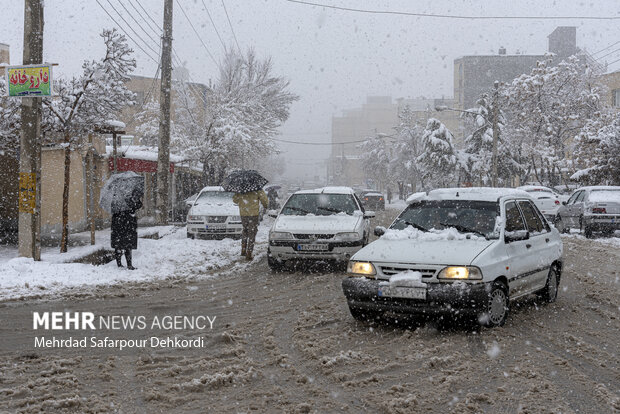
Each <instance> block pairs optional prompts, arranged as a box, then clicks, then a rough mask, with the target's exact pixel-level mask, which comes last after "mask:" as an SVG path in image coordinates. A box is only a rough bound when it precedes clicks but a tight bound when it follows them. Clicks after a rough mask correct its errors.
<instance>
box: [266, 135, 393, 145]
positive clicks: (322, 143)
mask: <svg viewBox="0 0 620 414" xmlns="http://www.w3.org/2000/svg"><path fill="white" fill-rule="evenodd" d="M380 138H391V137H389V136H387V135H386V136H385V137H380ZM269 139H271V140H272V141H277V142H285V143H287V144H298V145H345V144H359V143H361V142H368V141H370V140H371V139H373V138H367V139H360V140H357V141H345V142H299V141H288V140H285V139H277V138H269Z"/></svg>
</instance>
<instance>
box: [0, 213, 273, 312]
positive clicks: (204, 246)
mask: <svg viewBox="0 0 620 414" xmlns="http://www.w3.org/2000/svg"><path fill="white" fill-rule="evenodd" d="M268 229H269V225H267V224H266V223H262V224H261V226H259V233H258V235H257V243H258V246H257V248H256V251H255V254H258V255H260V253H261V247H260V244H261V243H264V242H266V240H267V233H268ZM158 230H159V233H160V237H161V238H160V239H158V240H155V239H143V238H140V239H139V241H138V249H137V250H134V251H133V265H134V266H135V267H136V268H137V269H136V270H127V269H126V268H124V267H123V268H118V267H117V266H116V263H115V262H114V261H113V262H110V263H107V264H105V265H101V266H93V265H91V264H81V263H68V262H71V261H74V260H76V259H78V258H80V257H84V256H86V255H88V254H90V253H93V252H95V251H97V250H100V249H102V248H107V249H109V245H110V236H109V230H108V231H107V232H105V231H104V232H102V234H99V232H98V234H97V237H98V238H97V245H95V246H90V245H88V246H81V247H72V248H70V249H69V252H68V253H65V254H60V253H57V251H53V252H52V251H49V250H48V251H46V252H44V253H43V254H42V255H41V259H42V260H41V261H39V262H35V261H34V260H32V259H28V258H24V257H16V258H11V259H9V258H7V257H6V256H5V257H4V259H5V260H2V261H0V300H1V299H15V298H21V297H30V296H40V295H52V294H57V293H60V292H62V291H63V290H67V289H72V288H78V287H92V286H100V285H112V284H116V283H121V282H140V281H150V280H162V279H166V278H172V277H182V278H185V277H187V278H190V277H198V278H200V277H206V276H211V275H212V274H213V272H214V271H217V270H218V269H221V268H223V267H226V266H230V265H232V264H233V263H235V262H236V261H237V260H239V258H240V256H239V251H240V242H239V241H238V240H232V239H224V240H192V239H188V238H187V236H186V229H185V227H176V228H175V227H172V226H169V227H163V228H162V227H160V228H158ZM140 233H141V235H144V233H145V232H144V231H141V232H140ZM147 233H148V232H147ZM162 235H163V237H162ZM56 249H57V248H55V250H56ZM243 263H244V265H245V262H243ZM124 264H125V258H124V257H123V265H124Z"/></svg>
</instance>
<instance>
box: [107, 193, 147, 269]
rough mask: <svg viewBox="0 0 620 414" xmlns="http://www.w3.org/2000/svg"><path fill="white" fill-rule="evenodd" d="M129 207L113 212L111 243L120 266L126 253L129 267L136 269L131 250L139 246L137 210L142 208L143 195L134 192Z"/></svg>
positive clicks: (127, 203) (128, 203)
mask: <svg viewBox="0 0 620 414" xmlns="http://www.w3.org/2000/svg"><path fill="white" fill-rule="evenodd" d="M126 205H127V208H126V209H125V210H123V211H119V212H116V213H113V214H112V226H111V227H112V237H111V238H110V244H111V246H112V248H113V249H114V258H115V259H116V264H117V265H118V267H123V264H122V263H121V258H122V257H123V252H124V253H125V260H127V269H129V270H135V267H133V264H132V262H131V250H132V249H137V248H138V218H137V217H136V211H138V210H140V209H141V208H142V198H141V196H140V195H139V194H138V193H136V192H134V194H133V195H132V196H131V197H130V198H129V200H127V202H126Z"/></svg>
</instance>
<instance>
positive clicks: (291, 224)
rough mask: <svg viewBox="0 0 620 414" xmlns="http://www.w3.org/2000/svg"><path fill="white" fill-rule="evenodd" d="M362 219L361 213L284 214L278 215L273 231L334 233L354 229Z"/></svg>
mask: <svg viewBox="0 0 620 414" xmlns="http://www.w3.org/2000/svg"><path fill="white" fill-rule="evenodd" d="M361 220H363V217H362V216H361V215H353V216H349V215H347V214H334V215H330V216H315V215H306V216H284V215H280V216H278V218H277V219H276V222H275V223H274V224H273V230H274V231H287V232H291V233H308V234H334V233H339V232H349V231H356V228H357V226H358V224H359V223H360V222H361Z"/></svg>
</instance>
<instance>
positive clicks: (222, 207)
mask: <svg viewBox="0 0 620 414" xmlns="http://www.w3.org/2000/svg"><path fill="white" fill-rule="evenodd" d="M188 214H190V215H192V216H238V215H239V206H237V205H236V204H235V203H233V202H232V200H231V201H230V202H221V203H218V202H214V203H200V204H194V205H193V206H192V208H191V209H190V210H189V213H188Z"/></svg>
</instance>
